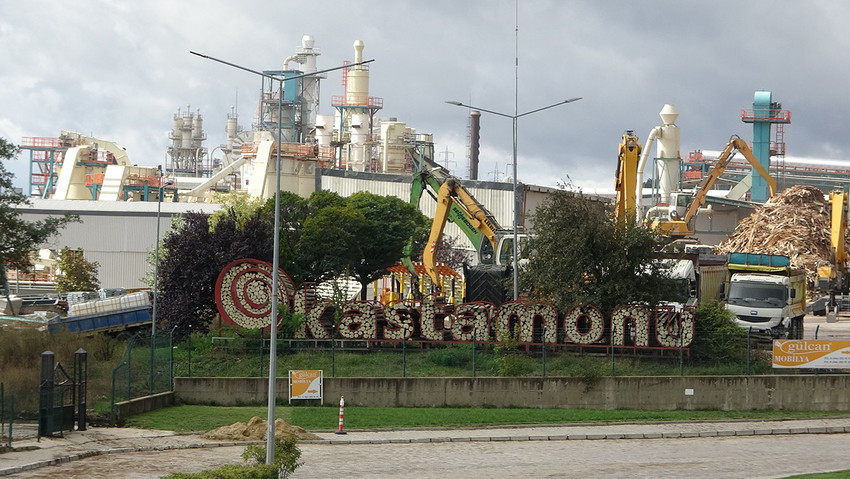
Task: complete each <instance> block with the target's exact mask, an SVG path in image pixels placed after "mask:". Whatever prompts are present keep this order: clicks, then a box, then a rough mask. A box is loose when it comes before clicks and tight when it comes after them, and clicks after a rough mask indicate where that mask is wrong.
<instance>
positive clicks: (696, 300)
mask: <svg viewBox="0 0 850 479" xmlns="http://www.w3.org/2000/svg"><path fill="white" fill-rule="evenodd" d="M709 248H710V247H709ZM663 261H665V265H666V267H667V269H668V271H669V274H670V278H671V279H673V281H674V288H673V291H671V292H670V294H669V298H668V299H667V300H668V301H669V302H670V303H671V304H674V305H677V306H679V307H681V306H697V305H698V304H702V303H704V302H706V301H713V300H716V299H717V292H718V289H719V288H720V286H721V285H722V284H723V282H724V281H726V279H727V272H728V269H727V267H726V257H725V256H721V255H715V254H706V253H698V252H690V251H689V252H688V253H686V254H685V255H684V256H683V257H681V258H679V259H667V260H663Z"/></svg>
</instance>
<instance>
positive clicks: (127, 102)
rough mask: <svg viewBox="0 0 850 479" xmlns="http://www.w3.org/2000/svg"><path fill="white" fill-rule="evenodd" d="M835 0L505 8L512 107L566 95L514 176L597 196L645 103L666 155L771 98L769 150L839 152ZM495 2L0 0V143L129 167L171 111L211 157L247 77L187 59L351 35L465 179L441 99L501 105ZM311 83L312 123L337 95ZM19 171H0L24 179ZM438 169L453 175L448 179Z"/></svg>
mask: <svg viewBox="0 0 850 479" xmlns="http://www.w3.org/2000/svg"><path fill="white" fill-rule="evenodd" d="M843 13H844V11H843V4H842V3H841V2H838V1H826V0H821V1H817V0H815V1H809V2H795V1H791V0H778V1H767V0H756V1H748V2H734V1H730V0H720V1H715V2H701V3H697V2H681V1H647V2H633V1H632V2H626V1H618V0H617V1H605V2H598V1H570V2H565V1H554V0H553V1H544V0H526V1H522V2H519V37H518V46H519V55H518V56H519V73H518V76H519V91H518V95H517V103H518V106H517V109H518V111H519V112H520V113H522V112H524V111H529V110H533V109H535V108H539V107H542V106H545V105H548V104H551V103H554V102H557V101H560V100H563V99H566V98H570V97H576V96H580V97H583V98H584V99H583V100H581V101H580V102H577V103H573V104H569V105H564V106H560V107H557V108H554V109H552V110H547V111H545V112H540V113H536V114H533V115H530V116H528V117H524V118H522V119H521V120H520V121H519V128H520V129H519V132H520V133H519V142H518V144H519V156H520V160H519V178H520V180H521V181H524V182H527V183H535V184H544V185H551V184H555V182H557V181H558V180H561V179H565V178H566V177H567V176H569V177H570V178H572V180H573V181H574V182H575V183H576V184H579V185H584V186H585V187H586V188H593V187H605V188H610V187H612V186H613V176H614V170H615V165H616V152H617V145H618V143H619V141H620V136H621V135H622V132H623V131H624V130H626V129H634V130H635V131H636V133H637V134H638V136H639V137H640V138H641V140H642V141H643V140H644V139H645V137H646V135H647V133H648V132H649V130H650V129H651V128H652V127H653V126H655V125H657V124H658V123H659V122H660V119H659V117H658V112H659V111H660V109H661V107H662V106H663V104H664V103H674V104H675V105H676V107H677V108H678V110H679V112H680V117H679V121H678V122H677V123H678V124H679V126H680V127H681V129H682V153H683V154H685V155H686V154H687V152H688V151H691V150H696V149H706V150H717V149H720V148H722V147H723V146H724V145H725V143H726V141H727V140H728V138H729V136H730V135H732V134H738V135H740V136H742V137H743V138H745V139H751V137H752V130H751V128H750V126H749V125H746V124H744V123H742V122H741V121H740V117H739V115H740V110H741V109H742V108H751V106H752V98H753V92H754V91H755V90H771V91H772V92H773V97H774V100H777V101H780V102H782V103H783V106H784V107H785V108H787V109H789V110H791V111H792V114H793V122H792V124H791V125H790V126H789V127H788V129H787V133H786V141H787V143H788V144H787V153H788V154H789V155H793V156H800V157H818V158H828V159H845V158H846V151H847V150H848V147H850V145H848V142H849V141H850V139H848V136H847V135H846V134H845V131H844V129H845V125H846V124H848V121H847V120H848V118H847V117H848V115H850V108H848V105H847V103H848V102H850V99H848V98H847V95H846V94H845V88H844V83H845V82H844V81H843V80H844V79H845V78H847V76H848V73H850V72H848V70H849V69H850V65H848V61H847V53H846V52H847V50H848V46H850V39H848V37H847V36H846V35H845V34H844V25H843V21H842V19H843ZM514 25H515V19H514V2H511V1H509V0H498V1H486V2H485V1H470V2H458V1H453V2H449V1H432V2H413V1H399V2H392V3H390V2H380V1H377V0H365V1H361V2H343V1H323V2H321V1H320V2H271V1H256V0H255V1H247V2H238V3H237V2H226V1H185V2H170V1H164V0H153V1H149V2H109V1H82V2H74V5H73V6H69V4H68V3H67V2H59V1H58V0H55V1H51V0H45V1H33V2H14V3H9V2H6V3H4V4H0V46H2V48H0V65H3V66H2V68H0V85H2V88H3V94H2V96H0V136H2V137H5V138H7V139H9V140H11V141H13V142H16V143H17V142H20V140H21V137H23V136H56V135H58V133H59V131H60V130H63V129H67V130H78V131H80V132H83V133H86V134H91V135H92V136H95V137H102V138H105V139H110V140H114V141H116V142H118V143H119V144H121V145H123V146H125V147H126V148H127V150H128V153H129V155H130V158H131V160H132V161H133V162H135V163H138V164H144V165H153V164H157V163H161V162H162V161H163V158H164V151H165V148H166V147H167V146H168V144H169V141H168V131H169V129H170V126H171V117H172V115H173V114H174V113H175V112H176V111H177V108H178V107H181V108H185V107H186V105H187V104H190V105H191V108H192V109H193V110H194V109H195V108H200V109H201V113H202V114H203V115H204V117H205V129H206V132H207V135H208V137H209V140H208V142H207V146H208V147H209V148H210V149H211V148H213V147H214V146H216V145H218V144H220V143H221V142H222V141H223V139H224V124H225V117H226V115H227V113H229V111H230V105H236V106H237V107H238V109H239V113H240V124H241V126H242V127H243V128H250V127H251V120H252V117H253V113H254V111H253V110H254V107H255V104H256V96H257V91H258V89H259V86H260V82H259V79H258V78H256V77H254V76H252V75H250V74H248V73H245V72H241V71H238V70H235V69H232V68H228V67H225V66H223V65H220V64H216V63H214V62H210V61H207V60H203V59H200V58H197V57H195V56H193V55H190V54H189V50H195V51H200V52H203V53H206V54H208V55H212V56H215V57H218V58H222V59H225V60H228V61H231V62H234V63H238V64H242V65H245V66H248V67H251V68H254V69H259V70H262V69H277V68H280V67H281V64H282V62H283V59H284V58H286V57H287V56H288V55H290V54H291V53H293V52H294V50H295V47H296V46H298V45H299V44H300V39H301V36H302V35H303V34H310V35H313V36H314V37H315V39H316V45H317V46H318V47H319V48H321V50H322V55H321V56H320V57H319V67H320V68H330V67H333V66H337V65H339V64H341V62H342V61H344V60H351V59H353V49H352V43H353V42H354V40H358V39H359V40H363V41H364V42H365V44H366V48H365V51H364V55H365V57H366V58H374V59H375V62H374V63H373V64H371V66H370V70H371V72H372V73H371V85H370V90H371V94H372V95H373V96H378V97H382V98H383V99H384V109H383V111H381V112H380V113H379V115H380V116H393V117H397V118H398V119H399V120H401V121H405V122H407V123H408V125H409V126H411V127H414V128H416V129H417V131H419V132H423V133H433V134H434V138H435V141H436V143H437V150H438V151H445V150H449V152H450V153H453V155H454V156H453V159H454V162H455V163H454V164H451V163H450V164H449V167H451V168H453V169H455V172H456V174H458V175H459V176H463V175H464V174H465V172H466V164H465V156H466V151H465V142H466V134H467V132H466V127H467V113H466V111H465V110H463V109H461V108H457V107H453V106H450V105H446V104H445V103H444V101H445V100H459V101H463V102H464V103H471V104H474V105H476V106H479V107H483V108H487V109H491V110H496V111H500V112H504V113H508V114H512V113H513V111H514V100H515V97H514V75H515V71H514V58H515V52H514V48H515V32H514ZM340 83H341V82H340V74H339V73H330V74H329V75H328V78H327V80H324V81H323V83H322V90H321V91H322V106H321V112H322V113H326V114H329V113H332V112H333V110H332V108H331V107H330V101H329V99H330V95H333V94H340V93H342V87H341V84H340ZM482 151H483V154H482V165H481V172H482V176H483V175H486V174H487V173H486V172H491V171H497V170H499V171H501V172H503V174H502V176H504V172H505V171H506V166H507V164H508V163H509V162H510V161H511V125H510V120H508V119H504V118H499V117H495V116H491V115H486V114H485V116H484V117H482ZM25 160H26V158H24V157H23V155H22V157H21V159H20V160H19V161H17V162H15V164H13V165H12V167H11V169H12V170H13V171H14V172H15V173H16V175H17V176H18V183H19V184H22V185H24V184H25V181H26V180H25V178H26V173H27V165H26V161H25ZM455 165H456V166H455Z"/></svg>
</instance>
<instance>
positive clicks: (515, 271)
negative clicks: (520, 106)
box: [446, 97, 581, 301]
mask: <svg viewBox="0 0 850 479" xmlns="http://www.w3.org/2000/svg"><path fill="white" fill-rule="evenodd" d="M578 100H581V97H578V98H570V99H567V100H564V101H559V102H558V103H553V104H551V105H548V106H544V107H542V108H537V109H536V110H531V111H527V112H525V113H519V114H517V113H514V114H513V115H509V114H507V113H500V112H498V111H493V110H487V109H484V108H479V107H477V106H472V105H466V104H464V103H461V102H459V101H446V103H448V104H449V105H454V106H462V107H465V108H469V109H472V110H478V111H483V112H486V113H491V114H493V115H497V116H502V117H505V118H510V119H511V121H512V123H513V160H514V161H513V174H514V177H513V187H514V221H513V222H514V224H513V235H514V244H513V265H512V266H513V280H514V301H516V300H517V299H519V268H518V266H519V262H518V261H519V257H518V256H517V253H518V247H517V243H518V235H517V228H519V207H518V206H517V203H518V202H519V201H518V199H517V191H518V189H519V186H518V183H517V120H518V119H519V118H522V117H524V116H526V115H530V114H532V113H537V112H538V111H543V110H548V109H549V108H554V107H556V106H560V105H564V104H566V103H572V102H574V101H578ZM514 111H515V112H516V109H514Z"/></svg>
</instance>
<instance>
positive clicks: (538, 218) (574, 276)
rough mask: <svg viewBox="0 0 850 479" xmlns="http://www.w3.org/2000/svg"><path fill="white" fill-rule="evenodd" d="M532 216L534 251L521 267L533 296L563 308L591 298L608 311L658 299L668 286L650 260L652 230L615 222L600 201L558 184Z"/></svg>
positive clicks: (653, 244) (531, 245) (653, 243)
mask: <svg viewBox="0 0 850 479" xmlns="http://www.w3.org/2000/svg"><path fill="white" fill-rule="evenodd" d="M533 219H534V232H535V236H534V237H533V238H531V239H530V241H529V248H530V250H531V251H533V254H532V256H531V258H530V260H529V263H528V265H527V267H525V268H523V270H522V271H521V272H520V273H521V280H520V284H521V285H522V287H523V289H525V290H527V291H528V293H529V295H530V296H531V297H533V298H537V299H543V300H548V301H552V302H553V303H554V304H555V305H556V306H557V307H558V309H560V310H562V311H565V310H566V309H567V308H569V307H570V306H573V305H575V304H578V303H589V304H593V305H594V306H596V307H598V308H599V309H600V310H601V311H602V312H603V314H610V313H611V311H612V310H613V309H614V307H616V306H618V305H621V304H627V303H631V302H642V303H646V304H656V303H657V302H658V301H660V300H661V299H662V295H663V294H664V292H665V291H668V290H669V288H670V286H671V285H670V279H669V278H668V277H667V274H666V273H665V272H664V271H663V270H662V268H661V267H660V264H659V263H658V262H656V261H654V260H653V257H654V251H655V250H656V246H657V240H656V236H655V235H654V234H653V233H652V232H651V231H649V230H647V229H646V228H643V227H642V226H640V225H638V224H636V222H635V221H634V220H631V221H629V222H627V223H625V224H623V225H621V226H618V225H615V223H614V221H613V220H612V215H611V214H610V211H609V209H608V207H607V206H606V205H605V204H604V203H602V202H600V201H597V200H593V199H590V198H587V197H585V196H584V195H582V194H581V193H572V192H568V191H563V190H561V191H557V192H555V193H553V194H551V195H549V196H548V197H547V198H546V199H545V200H544V201H543V203H542V204H541V205H540V206H539V207H538V208H537V210H536V212H535V214H534V218H533Z"/></svg>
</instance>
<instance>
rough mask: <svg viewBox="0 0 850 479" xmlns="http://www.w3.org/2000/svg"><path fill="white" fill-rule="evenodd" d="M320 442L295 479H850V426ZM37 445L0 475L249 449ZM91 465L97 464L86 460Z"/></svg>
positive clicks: (184, 463)
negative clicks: (827, 475) (841, 478)
mask: <svg viewBox="0 0 850 479" xmlns="http://www.w3.org/2000/svg"><path fill="white" fill-rule="evenodd" d="M320 436H322V438H323V441H318V442H312V443H302V444H301V445H300V446H299V447H300V448H301V450H302V452H303V456H302V460H303V461H304V465H303V466H302V467H301V468H300V469H299V470H298V471H296V474H295V475H294V476H293V477H295V478H305V479H306V478H335V477H358V478H380V479H385V478H407V477H416V478H443V477H455V476H461V477H462V476H466V477H488V478H515V477H520V476H530V477H541V478H572V477H576V478H578V477H583V478H584V477H615V478H616V477H653V478H654V477H672V478H678V477H682V478H685V477H687V478H692V477H700V478H740V477H748V478H750V477H752V478H778V477H785V476H788V475H792V474H800V473H807V472H825V471H833V470H841V469H850V455H848V454H847V449H848V446H850V417H848V418H836V419H817V420H795V421H734V422H699V423H663V424H615V425H605V426H595V425H573V426H551V427H542V426H537V427H530V428H522V427H520V428H487V429H428V430H398V431H383V432H359V431H349V433H348V434H347V435H345V436H338V435H335V434H332V433H324V434H320ZM42 443H43V444H42V447H40V448H38V449H35V450H32V451H21V452H14V453H6V454H0V475H3V474H4V473H9V472H12V471H13V469H11V468H10V467H12V466H15V465H17V466H19V467H20V466H25V465H27V464H29V465H38V464H45V463H46V462H49V461H52V462H59V463H58V464H57V465H51V466H43V467H38V468H35V469H31V470H23V471H20V472H14V473H12V474H10V475H9V476H8V477H14V478H53V477H68V478H77V477H79V478H82V477H86V478H113V477H116V478H117V477H121V478H131V479H137V478H138V479H141V478H156V477H160V476H163V475H166V474H168V473H171V472H177V471H179V472H195V471H200V470H203V469H208V468H212V467H216V466H220V465H223V464H238V463H241V458H240V454H241V453H242V451H243V450H244V447H245V446H244V445H238V446H234V445H221V443H215V442H213V441H207V440H203V439H202V438H200V437H199V436H186V435H174V434H172V433H168V432H164V431H140V430H132V429H117V428H106V429H104V430H101V431H97V430H90V431H87V432H85V433H80V432H75V433H70V434H68V437H66V438H64V439H56V440H53V439H51V440H42ZM228 444H232V443H228ZM151 448H173V449H167V450H161V451H155V450H151ZM86 454H96V455H92V456H91V457H81V456H85V455H86ZM66 460H67V462H62V461H66ZM39 461H40V462H39Z"/></svg>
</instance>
